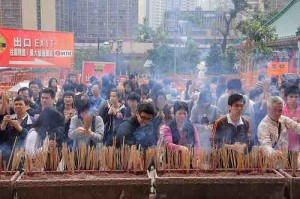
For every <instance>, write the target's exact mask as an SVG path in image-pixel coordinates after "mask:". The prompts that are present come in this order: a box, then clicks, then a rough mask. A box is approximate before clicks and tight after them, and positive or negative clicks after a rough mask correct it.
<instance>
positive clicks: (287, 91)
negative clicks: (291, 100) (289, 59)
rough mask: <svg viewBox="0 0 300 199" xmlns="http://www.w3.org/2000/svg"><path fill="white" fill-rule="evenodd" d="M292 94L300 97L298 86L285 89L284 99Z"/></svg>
mask: <svg viewBox="0 0 300 199" xmlns="http://www.w3.org/2000/svg"><path fill="white" fill-rule="evenodd" d="M290 94H296V95H299V94H300V93H299V87H298V86H296V85H292V86H288V87H286V88H285V89H284V97H287V96H288V95H290Z"/></svg>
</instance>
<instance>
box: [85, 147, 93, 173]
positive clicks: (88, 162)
mask: <svg viewBox="0 0 300 199" xmlns="http://www.w3.org/2000/svg"><path fill="white" fill-rule="evenodd" d="M93 151H94V147H90V146H88V149H87V156H86V160H85V162H86V163H85V169H86V170H91V165H92V164H93V163H92V154H93Z"/></svg>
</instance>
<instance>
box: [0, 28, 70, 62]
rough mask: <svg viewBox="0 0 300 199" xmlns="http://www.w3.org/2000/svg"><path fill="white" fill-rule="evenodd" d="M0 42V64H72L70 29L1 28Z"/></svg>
mask: <svg viewBox="0 0 300 199" xmlns="http://www.w3.org/2000/svg"><path fill="white" fill-rule="evenodd" d="M0 42H1V51H0V66H11V67H39V68H40V67H46V66H51V67H59V68H70V67H72V65H73V58H74V35H73V33H66V32H44V31H29V30H16V29H7V28H0ZM2 46H5V48H3V47H2Z"/></svg>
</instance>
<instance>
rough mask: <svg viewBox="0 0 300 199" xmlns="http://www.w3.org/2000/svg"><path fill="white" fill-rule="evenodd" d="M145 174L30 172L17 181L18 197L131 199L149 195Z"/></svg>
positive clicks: (118, 172)
mask: <svg viewBox="0 0 300 199" xmlns="http://www.w3.org/2000/svg"><path fill="white" fill-rule="evenodd" d="M149 188H150V179H149V178H148V177H147V174H146V173H141V172H140V173H129V172H126V171H76V172H75V173H72V174H70V173H68V172H32V173H31V174H29V175H25V174H22V175H20V176H19V178H18V179H17V181H16V191H17V193H18V197H19V198H43V199H46V198H49V199H50V198H56V199H69V198H70V199H77V198H78V199H91V198H122V199H126V198H130V199H131V198H133V199H135V198H136V199H140V198H145V197H147V196H148V195H149Z"/></svg>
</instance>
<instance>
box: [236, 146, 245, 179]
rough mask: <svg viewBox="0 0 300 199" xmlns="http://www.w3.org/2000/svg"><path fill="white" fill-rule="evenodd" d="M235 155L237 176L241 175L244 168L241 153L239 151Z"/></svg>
mask: <svg viewBox="0 0 300 199" xmlns="http://www.w3.org/2000/svg"><path fill="white" fill-rule="evenodd" d="M236 153H237V165H236V173H237V174H238V175H240V174H241V170H242V168H243V166H244V158H243V153H242V152H241V151H239V152H236Z"/></svg>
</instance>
